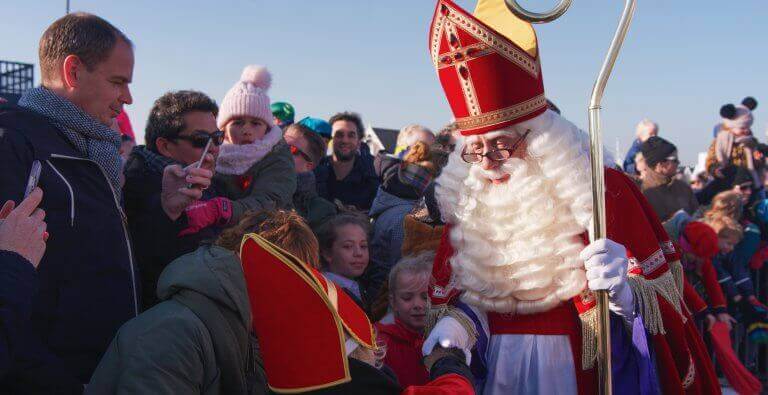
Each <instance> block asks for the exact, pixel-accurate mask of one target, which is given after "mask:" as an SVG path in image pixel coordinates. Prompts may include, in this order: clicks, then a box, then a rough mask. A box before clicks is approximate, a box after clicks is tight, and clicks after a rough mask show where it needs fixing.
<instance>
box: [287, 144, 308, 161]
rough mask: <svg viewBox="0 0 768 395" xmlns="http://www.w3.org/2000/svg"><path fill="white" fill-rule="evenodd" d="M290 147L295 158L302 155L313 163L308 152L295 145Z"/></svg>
mask: <svg viewBox="0 0 768 395" xmlns="http://www.w3.org/2000/svg"><path fill="white" fill-rule="evenodd" d="M289 147H291V154H293V156H296V155H300V156H301V157H302V158H304V160H305V161H307V162H309V163H312V158H310V157H309V155H307V153H306V152H304V151H302V150H300V149H299V147H297V146H295V145H289Z"/></svg>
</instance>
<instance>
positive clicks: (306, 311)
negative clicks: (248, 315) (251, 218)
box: [240, 234, 376, 393]
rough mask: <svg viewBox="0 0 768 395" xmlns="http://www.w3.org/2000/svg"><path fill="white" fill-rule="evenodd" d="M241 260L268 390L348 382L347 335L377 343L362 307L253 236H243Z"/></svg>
mask: <svg viewBox="0 0 768 395" xmlns="http://www.w3.org/2000/svg"><path fill="white" fill-rule="evenodd" d="M240 258H241V261H242V264H243V273H244V274H245V279H246V283H247V285H248V298H249V299H250V302H251V312H252V314H253V330H254V332H255V333H256V336H257V337H258V338H259V346H260V351H261V356H262V358H263V360H264V370H265V371H266V375H267V382H268V384H269V387H270V389H271V390H273V391H275V392H279V393H295V392H303V391H311V390H317V389H322V388H327V387H331V386H335V385H339V384H342V383H346V382H349V381H350V380H351V376H350V373H349V365H348V362H347V352H346V347H345V337H346V336H349V337H351V338H353V339H354V340H355V341H357V343H359V344H360V345H361V346H362V347H366V348H370V349H374V348H375V347H376V346H375V337H374V333H373V327H372V326H371V323H370V321H369V320H368V317H367V316H366V315H365V313H364V312H363V310H362V309H360V307H358V306H357V304H356V303H355V302H354V301H353V300H352V299H351V298H350V297H349V296H348V295H347V294H346V293H345V292H344V291H343V290H341V289H337V288H336V286H335V285H334V283H333V282H331V281H329V280H327V279H326V278H325V277H323V275H322V274H321V273H320V272H318V271H317V270H315V269H314V268H312V267H310V266H309V265H307V264H306V263H304V262H301V261H300V260H299V259H298V258H296V257H294V256H293V255H291V254H290V253H288V252H286V251H285V250H283V249H281V248H280V247H277V246H276V245H274V244H272V243H270V242H269V241H267V240H265V239H264V238H262V237H260V236H258V235H256V234H250V235H247V236H246V237H245V239H244V241H243V244H242V246H241V249H240Z"/></svg>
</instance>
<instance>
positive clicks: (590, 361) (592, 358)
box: [579, 307, 599, 370]
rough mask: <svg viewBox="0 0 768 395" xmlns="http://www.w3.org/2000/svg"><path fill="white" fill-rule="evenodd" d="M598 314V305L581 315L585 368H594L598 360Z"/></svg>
mask: <svg viewBox="0 0 768 395" xmlns="http://www.w3.org/2000/svg"><path fill="white" fill-rule="evenodd" d="M598 316H599V314H598V310H597V308H596V307H595V308H591V309H589V310H587V311H586V312H584V313H582V314H580V315H579V319H580V320H581V368H582V369H583V370H589V369H592V368H593V367H595V363H596V362H597V330H598V328H599V323H598V322H597V321H598V319H599V318H598Z"/></svg>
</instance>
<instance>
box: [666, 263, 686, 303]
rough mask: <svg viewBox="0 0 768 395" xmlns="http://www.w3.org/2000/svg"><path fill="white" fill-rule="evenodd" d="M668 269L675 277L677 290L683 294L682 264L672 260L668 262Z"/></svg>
mask: <svg viewBox="0 0 768 395" xmlns="http://www.w3.org/2000/svg"><path fill="white" fill-rule="evenodd" d="M669 271H670V272H672V276H674V277H675V284H676V285H677V292H680V295H682V294H683V287H684V286H685V285H683V281H685V280H684V278H683V264H682V263H680V261H674V262H672V263H670V264H669Z"/></svg>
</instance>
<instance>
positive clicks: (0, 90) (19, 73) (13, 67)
mask: <svg viewBox="0 0 768 395" xmlns="http://www.w3.org/2000/svg"><path fill="white" fill-rule="evenodd" d="M34 85H35V66H34V65H32V64H28V63H19V62H9V61H5V60H0V95H21V94H22V93H24V92H25V91H26V90H28V89H31V88H33V87H34Z"/></svg>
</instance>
